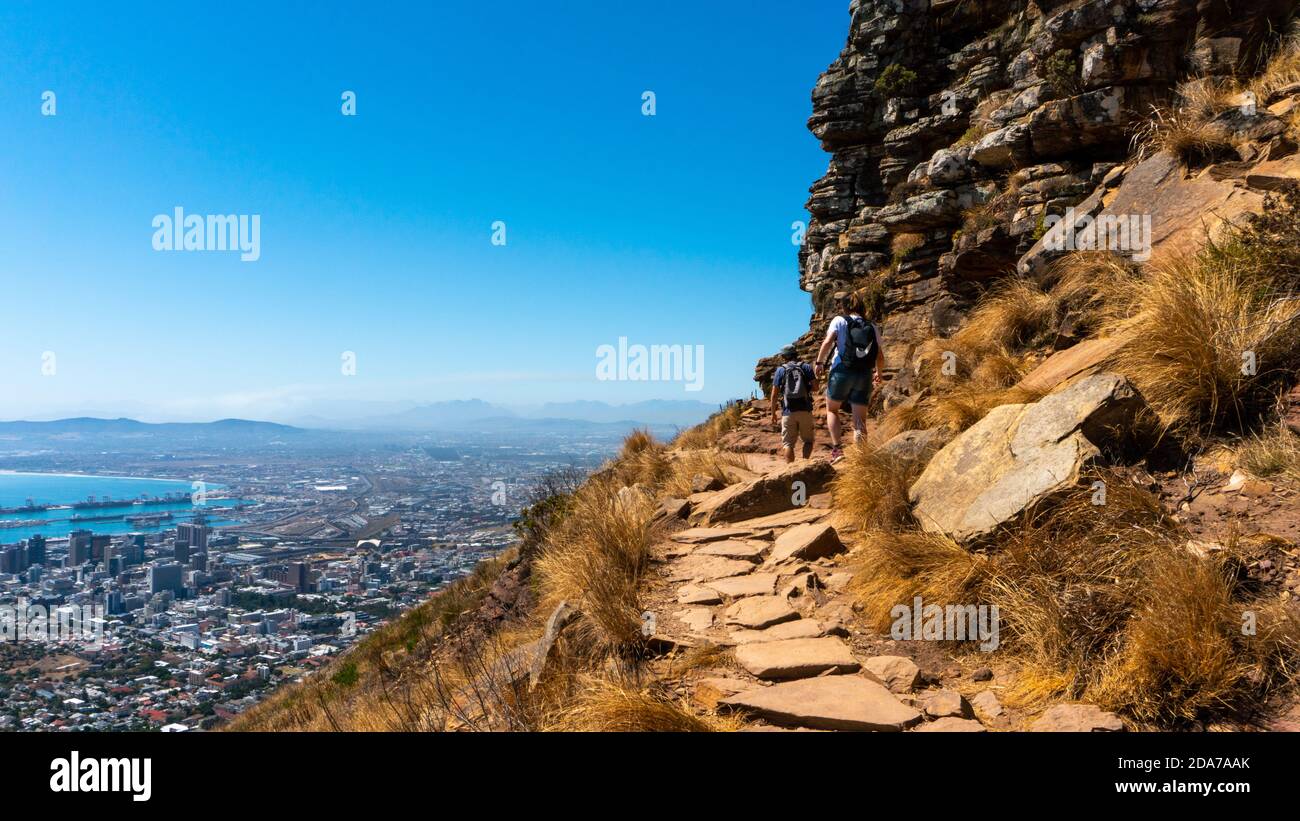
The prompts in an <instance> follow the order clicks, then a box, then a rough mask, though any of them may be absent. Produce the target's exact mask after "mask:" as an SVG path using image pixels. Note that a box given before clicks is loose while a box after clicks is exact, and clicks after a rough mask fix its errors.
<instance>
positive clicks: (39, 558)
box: [27, 536, 45, 565]
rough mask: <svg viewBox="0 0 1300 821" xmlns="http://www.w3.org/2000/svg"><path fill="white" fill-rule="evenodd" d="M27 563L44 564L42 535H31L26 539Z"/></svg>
mask: <svg viewBox="0 0 1300 821" xmlns="http://www.w3.org/2000/svg"><path fill="white" fill-rule="evenodd" d="M27 564H28V565H33V564H45V537H44V536H33V537H31V538H30V539H28V540H27Z"/></svg>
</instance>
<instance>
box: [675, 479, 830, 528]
mask: <svg viewBox="0 0 1300 821" xmlns="http://www.w3.org/2000/svg"><path fill="white" fill-rule="evenodd" d="M834 475H835V471H834V470H833V469H832V468H831V466H830V465H829V464H828V463H826V462H823V461H820V460H817V461H809V462H795V463H794V464H792V465H788V466H786V467H784V468H782V469H780V470H777V471H775V472H773V473H769V474H766V475H764V476H759V477H757V478H754V479H750V480H749V481H747V482H741V483H739V484H735V485H731V486H730V487H728V488H727V489H726V490H722V491H718V492H717V493H715V494H713V496H712V497H710V498H709V499H707V500H705V501H703V502H701V503H700V504H699V505H698V506H696V508H695V510H694V511H693V512H692V513H691V520H692V521H693V522H696V523H700V524H715V523H718V522H737V521H740V520H742V519H752V518H756V517H759V516H767V515H770V514H772V513H780V512H782V511H785V510H790V509H791V508H793V507H794V506H795V500H796V499H798V498H802V499H807V498H808V497H809V496H812V495H813V494H815V493H820V492H821V491H822V490H824V489H825V487H826V485H827V483H828V482H830V480H831V477H832V476H834ZM796 483H802V486H799V485H797V484H796ZM728 538H730V537H728Z"/></svg>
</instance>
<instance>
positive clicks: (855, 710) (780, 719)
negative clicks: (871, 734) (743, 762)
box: [720, 645, 921, 732]
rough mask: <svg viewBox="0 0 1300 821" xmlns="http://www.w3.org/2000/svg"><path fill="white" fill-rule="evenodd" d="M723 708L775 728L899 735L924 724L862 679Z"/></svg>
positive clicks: (765, 690)
mask: <svg viewBox="0 0 1300 821" xmlns="http://www.w3.org/2000/svg"><path fill="white" fill-rule="evenodd" d="M758 646H760V647H770V646H771V645H758ZM720 706H725V707H729V708H732V709H735V710H741V711H744V712H746V713H750V714H752V715H755V716H758V717H760V718H763V719H766V720H767V721H770V722H772V723H774V724H782V725H787V726H789V725H795V726H802V727H811V728H814V729H821V730H858V731H876V732H898V731H901V730H905V729H907V728H908V727H911V726H912V725H914V724H917V723H918V722H920V721H921V714H920V713H918V712H917V711H916V710H914V709H912V708H911V707H908V706H907V705H905V704H903V703H902V702H900V701H899V700H898V699H897V698H896V697H894V695H893V694H892V693H890V692H889V691H888V690H886V689H885V688H884V687H882V686H880V685H879V684H877V683H876V682H874V681H869V680H867V679H864V678H862V677H860V676H825V677H822V678H813V679H805V680H803V681H792V682H787V683H784V684H777V685H774V686H772V687H760V688H755V689H753V690H748V691H746V692H743V693H739V694H737V695H734V696H730V697H728V698H724V699H722V701H721V702H720Z"/></svg>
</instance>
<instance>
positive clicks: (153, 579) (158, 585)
mask: <svg viewBox="0 0 1300 821" xmlns="http://www.w3.org/2000/svg"><path fill="white" fill-rule="evenodd" d="M182 571H183V568H182V567H181V566H180V565H179V564H175V563H172V564H156V565H154V566H153V567H150V568H149V593H150V595H153V594H156V593H161V592H164V591H167V592H171V593H180V592H181V590H182V589H184V585H183V584H182V580H181V576H182Z"/></svg>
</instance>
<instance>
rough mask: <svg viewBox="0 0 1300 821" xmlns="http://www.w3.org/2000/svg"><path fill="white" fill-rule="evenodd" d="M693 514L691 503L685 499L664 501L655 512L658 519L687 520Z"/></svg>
mask: <svg viewBox="0 0 1300 821" xmlns="http://www.w3.org/2000/svg"><path fill="white" fill-rule="evenodd" d="M690 512H691V503H690V502H688V501H686V500H685V499H664V500H663V502H662V503H661V504H660V505H659V510H658V511H656V512H655V518H657V519H668V520H673V519H685V518H686V516H687V514H689V513H690Z"/></svg>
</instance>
